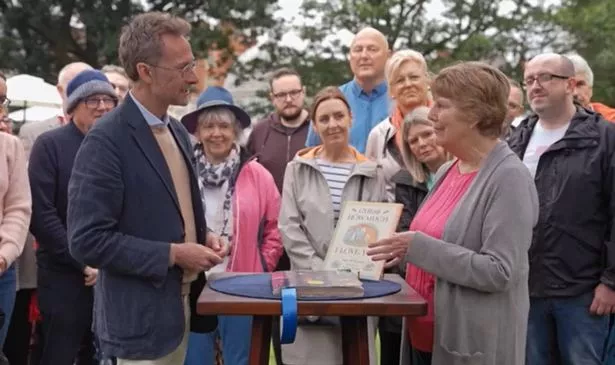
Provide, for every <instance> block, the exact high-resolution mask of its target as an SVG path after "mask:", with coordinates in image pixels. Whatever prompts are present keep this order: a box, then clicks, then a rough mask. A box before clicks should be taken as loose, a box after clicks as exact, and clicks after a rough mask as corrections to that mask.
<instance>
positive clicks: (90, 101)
mask: <svg viewBox="0 0 615 365" xmlns="http://www.w3.org/2000/svg"><path fill="white" fill-rule="evenodd" d="M84 102H85V106H86V107H88V108H89V109H96V108H98V106H99V105H100V103H103V105H104V106H105V108H114V107H115V106H116V105H117V99H115V98H112V97H108V96H107V97H98V98H87V99H85V101H84Z"/></svg>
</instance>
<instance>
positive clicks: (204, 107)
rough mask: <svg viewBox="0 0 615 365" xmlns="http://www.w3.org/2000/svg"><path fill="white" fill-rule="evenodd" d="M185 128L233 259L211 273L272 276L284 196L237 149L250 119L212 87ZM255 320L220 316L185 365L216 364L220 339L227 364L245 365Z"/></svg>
mask: <svg viewBox="0 0 615 365" xmlns="http://www.w3.org/2000/svg"><path fill="white" fill-rule="evenodd" d="M197 105H198V107H197V109H196V111H194V112H192V113H190V114H187V115H186V116H184V117H183V118H182V123H183V124H184V126H185V127H186V128H187V129H188V131H189V132H190V133H192V134H194V136H195V137H196V139H197V141H198V142H197V143H196V145H195V147H194V157H195V163H196V171H197V179H198V182H199V188H200V191H201V198H202V200H203V208H204V211H205V217H206V221H207V227H208V229H210V230H212V231H214V232H215V233H216V234H217V235H219V236H220V237H222V238H224V239H225V240H226V242H227V243H228V245H229V255H228V256H227V257H226V258H225V260H224V262H223V263H221V264H219V265H218V266H216V267H214V268H212V269H211V270H210V271H209V272H208V274H209V273H212V272H220V271H230V272H267V271H273V269H274V268H275V267H276V265H277V263H278V260H279V259H280V257H281V256H282V241H281V238H280V232H279V231H278V214H279V212H280V194H279V192H278V189H277V188H276V185H275V182H274V181H273V177H272V176H271V174H270V173H269V172H268V171H267V170H266V169H265V168H264V167H263V166H261V165H260V164H259V163H258V162H256V161H255V160H253V159H252V158H251V157H250V156H249V154H248V152H247V151H246V150H245V149H244V148H243V147H241V146H240V145H239V142H238V141H239V139H240V138H241V134H242V131H243V130H244V129H245V128H247V127H248V126H249V125H250V117H249V116H248V114H246V112H245V111H243V110H242V109H241V108H239V107H237V106H235V105H234V104H233V100H232V97H231V95H230V93H229V92H228V91H226V90H225V89H223V88H218V87H209V88H207V90H205V92H203V94H201V96H200V97H199V99H198V102H197ZM251 326H252V318H251V317H248V316H219V317H218V328H217V329H216V331H215V332H213V333H208V334H196V333H192V334H191V335H190V342H189V345H188V354H187V358H186V362H185V364H186V365H192V364H195V365H196V364H198V365H208V364H214V358H215V345H216V342H217V341H216V339H217V338H219V340H220V342H221V344H222V357H223V359H224V363H225V364H233V365H243V364H245V365H247V364H248V355H249V352H250V336H251V333H252V332H251Z"/></svg>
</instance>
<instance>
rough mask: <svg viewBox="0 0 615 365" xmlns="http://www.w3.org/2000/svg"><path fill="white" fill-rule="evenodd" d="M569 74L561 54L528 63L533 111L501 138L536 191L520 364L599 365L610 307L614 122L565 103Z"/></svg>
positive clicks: (614, 308) (613, 293)
mask: <svg viewBox="0 0 615 365" xmlns="http://www.w3.org/2000/svg"><path fill="white" fill-rule="evenodd" d="M574 77H575V68H574V65H573V63H572V62H571V61H570V59H568V58H566V57H564V56H561V55H558V54H543V55H539V56H536V57H535V58H534V59H532V60H531V61H529V62H528V63H527V65H526V67H525V72H524V84H525V88H526V93H527V97H528V100H529V104H530V106H531V108H532V110H533V112H534V113H535V114H533V115H531V116H529V117H528V118H526V119H525V120H524V121H522V122H521V124H520V125H519V126H518V127H517V128H516V129H515V131H514V133H513V135H512V136H511V138H510V139H509V144H510V147H511V149H512V150H513V151H515V152H516V153H517V154H518V155H519V157H520V158H521V159H523V162H524V163H525V165H526V166H527V167H528V168H529V170H530V172H531V173H532V175H533V176H534V177H535V180H536V188H537V191H538V196H539V199H540V216H539V220H538V224H537V225H536V227H535V228H534V236H533V242H532V246H531V247H530V250H529V259H530V261H529V263H530V267H529V270H530V278H529V292H530V312H529V321H528V336H527V362H526V364H527V365H538V364H540V365H543V364H547V365H549V364H587V365H589V364H595V365H599V364H602V362H601V361H602V357H603V349H604V344H605V340H606V338H607V335H608V326H609V315H610V314H611V313H615V254H614V252H615V229H614V228H615V227H613V223H614V221H613V217H614V216H615V194H614V193H615V192H614V190H615V160H614V159H613V157H614V156H615V124H612V123H609V122H607V121H605V120H604V119H603V118H602V116H601V115H600V114H597V113H594V112H592V111H590V110H588V109H584V108H582V107H581V106H580V105H576V104H575V103H574V101H573V97H574V94H575V87H576V81H575V79H574ZM554 357H555V358H554Z"/></svg>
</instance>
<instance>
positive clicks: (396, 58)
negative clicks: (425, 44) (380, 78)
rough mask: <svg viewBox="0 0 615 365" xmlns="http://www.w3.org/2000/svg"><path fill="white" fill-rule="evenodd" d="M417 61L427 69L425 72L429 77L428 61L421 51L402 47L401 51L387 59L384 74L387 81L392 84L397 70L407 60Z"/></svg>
mask: <svg viewBox="0 0 615 365" xmlns="http://www.w3.org/2000/svg"><path fill="white" fill-rule="evenodd" d="M410 61H411V62H416V63H418V64H419V65H421V67H422V68H423V70H424V71H425V74H426V75H427V76H428V77H429V71H428V70H427V61H425V57H423V55H422V54H421V53H420V52H417V51H415V50H412V49H402V50H401V51H397V52H395V53H393V55H392V56H391V57H390V58H389V59H388V60H387V63H386V66H385V68H384V75H385V77H386V79H387V82H388V83H389V84H390V83H391V82H392V81H393V80H392V79H393V75H394V74H395V73H396V72H397V70H398V69H399V68H400V67H401V66H402V65H403V64H404V63H406V62H410Z"/></svg>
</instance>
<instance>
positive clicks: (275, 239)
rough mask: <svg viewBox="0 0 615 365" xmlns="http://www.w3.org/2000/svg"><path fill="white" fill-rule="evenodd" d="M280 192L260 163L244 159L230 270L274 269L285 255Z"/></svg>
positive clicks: (237, 190) (235, 202) (237, 184)
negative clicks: (283, 250) (281, 229)
mask: <svg viewBox="0 0 615 365" xmlns="http://www.w3.org/2000/svg"><path fill="white" fill-rule="evenodd" d="M279 214H280V193H279V192H278V189H277V187H276V185H275V182H274V180H273V177H272V176H271V174H270V173H269V171H267V170H266V169H265V168H264V167H263V166H262V165H261V164H259V163H258V162H256V161H254V160H252V161H248V162H246V163H245V165H244V166H243V167H242V168H241V170H240V172H239V176H238V177H237V182H235V193H234V194H233V250H232V252H231V256H230V258H229V265H228V266H227V271H233V272H264V271H273V270H274V269H275V267H276V266H277V264H278V260H279V259H280V257H281V256H282V239H281V238H280V231H278V215H279Z"/></svg>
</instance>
